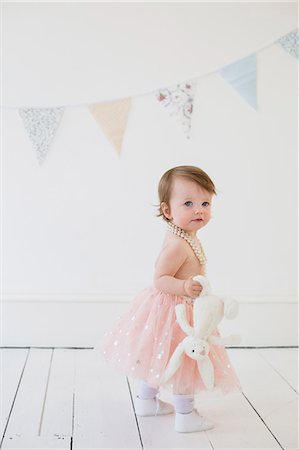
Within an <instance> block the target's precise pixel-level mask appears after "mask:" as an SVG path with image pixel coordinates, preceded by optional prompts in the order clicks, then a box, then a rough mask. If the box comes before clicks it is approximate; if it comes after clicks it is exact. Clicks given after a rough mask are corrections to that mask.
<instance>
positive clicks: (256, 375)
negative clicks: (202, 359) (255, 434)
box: [229, 349, 298, 449]
mask: <svg viewBox="0 0 299 450" xmlns="http://www.w3.org/2000/svg"><path fill="white" fill-rule="evenodd" d="M281 351H282V352H283V351H284V349H281ZM229 354H230V358H231V361H232V363H233V364H234V366H235V367H236V369H237V371H238V373H239V376H240V379H241V383H242V388H243V391H244V394H245V395H246V397H247V398H248V400H249V402H250V403H251V404H252V406H253V407H254V408H255V410H256V411H257V412H258V414H259V415H260V416H261V418H262V420H263V421H264V422H265V423H266V425H267V426H268V427H269V429H270V430H271V432H272V433H273V435H274V436H275V437H276V439H277V440H278V442H279V443H280V445H281V446H282V447H284V448H290V449H293V448H294V449H297V448H298V410H296V406H295V405H296V404H297V401H298V395H297V393H296V392H295V391H294V389H293V388H292V387H291V386H290V385H289V384H288V383H287V382H286V381H285V380H284V379H283V378H282V377H281V376H280V374H279V373H278V372H277V371H276V370H274V369H273V368H272V367H271V366H270V365H269V364H268V363H267V362H266V361H265V359H264V357H262V356H261V355H260V353H259V352H258V351H256V350H246V351H244V350H240V349H231V350H230V351H229ZM286 412H289V413H292V414H291V415H288V416H286V415H285V414H286Z"/></svg>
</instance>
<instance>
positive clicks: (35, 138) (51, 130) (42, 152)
mask: <svg viewBox="0 0 299 450" xmlns="http://www.w3.org/2000/svg"><path fill="white" fill-rule="evenodd" d="M63 111H64V109H63V108H20V109H19V114H20V116H21V118H22V120H23V123H24V127H25V129H26V130H27V133H28V135H29V138H30V139H31V141H32V144H33V148H34V150H35V151H36V156H37V159H38V162H39V164H42V163H43V161H44V160H45V158H46V155H47V153H48V150H49V146H50V144H51V142H52V140H53V138H54V135H55V131H56V130H57V127H58V125H59V122H60V120H61V117H62V115H63Z"/></svg>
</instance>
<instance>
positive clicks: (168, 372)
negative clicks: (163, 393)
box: [159, 341, 184, 384]
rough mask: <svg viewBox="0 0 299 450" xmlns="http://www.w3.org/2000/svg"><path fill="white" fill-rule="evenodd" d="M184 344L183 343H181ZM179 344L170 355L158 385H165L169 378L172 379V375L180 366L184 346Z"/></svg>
mask: <svg viewBox="0 0 299 450" xmlns="http://www.w3.org/2000/svg"><path fill="white" fill-rule="evenodd" d="M183 342H184V341H183ZM183 342H181V343H180V344H179V345H178V346H177V348H176V349H175V351H174V352H173V354H172V357H171V358H170V360H169V362H168V364H167V367H166V369H165V371H164V373H163V375H162V378H161V379H160V383H159V384H163V383H165V382H166V381H167V380H169V378H171V377H172V375H173V374H174V373H175V372H176V371H177V370H178V368H179V367H180V365H181V364H182V360H183V354H184V344H183Z"/></svg>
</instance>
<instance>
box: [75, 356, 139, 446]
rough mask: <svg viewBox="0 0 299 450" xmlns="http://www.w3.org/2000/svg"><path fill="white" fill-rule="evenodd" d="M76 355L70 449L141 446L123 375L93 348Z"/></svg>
mask: <svg viewBox="0 0 299 450" xmlns="http://www.w3.org/2000/svg"><path fill="white" fill-rule="evenodd" d="M76 356H77V362H76V376H75V404H74V405H75V407H74V437H73V450H77V449H78V450H79V449H80V450H82V449H97V450H100V449H109V450H111V449H115V450H116V449H118V450H119V449H134V450H138V449H141V444H140V438H139V434H138V429H137V425H136V420H135V415H134V411H133V407H132V403H131V398H130V393H129V389H128V385H127V380H126V378H125V377H124V376H123V375H120V374H119V373H117V372H115V371H114V370H112V369H110V368H108V367H107V365H106V364H105V363H103V362H102V361H101V360H100V358H99V356H98V354H96V352H94V351H93V350H84V351H78V352H77V355H76Z"/></svg>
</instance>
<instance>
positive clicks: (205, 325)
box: [193, 298, 214, 339]
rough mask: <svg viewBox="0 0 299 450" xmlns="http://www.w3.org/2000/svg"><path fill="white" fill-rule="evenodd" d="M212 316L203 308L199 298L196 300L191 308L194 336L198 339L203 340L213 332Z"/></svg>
mask: <svg viewBox="0 0 299 450" xmlns="http://www.w3.org/2000/svg"><path fill="white" fill-rule="evenodd" d="M213 320H214V318H213V314H212V312H210V311H209V310H207V308H205V307H204V305H203V303H202V300H201V299H200V298H198V299H196V300H195V302H194V306H193V324H194V334H195V336H197V337H199V338H200V339H205V338H206V336H209V334H210V333H211V332H212V331H213V330H212V329H210V328H211V326H212V324H213Z"/></svg>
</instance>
